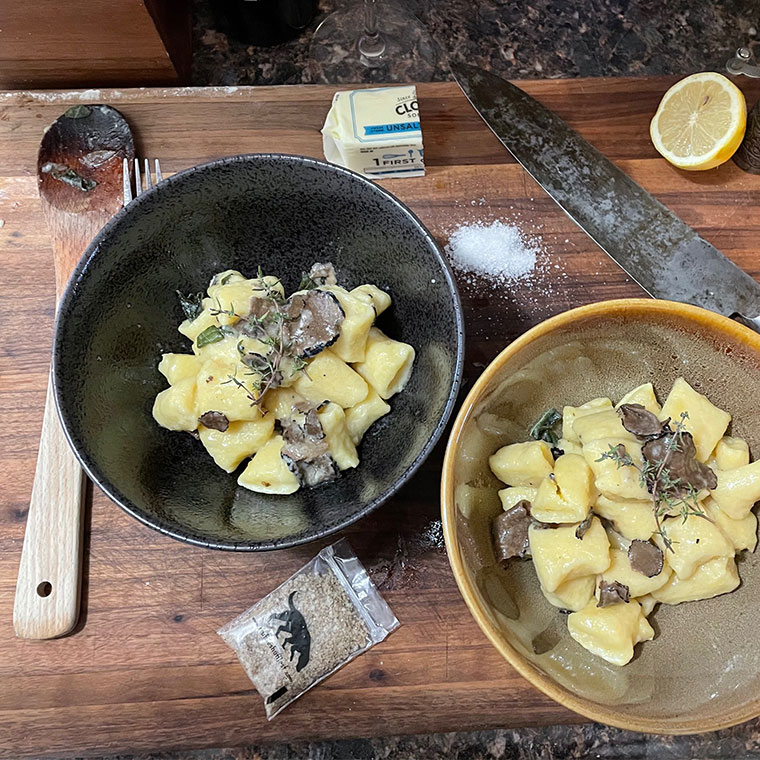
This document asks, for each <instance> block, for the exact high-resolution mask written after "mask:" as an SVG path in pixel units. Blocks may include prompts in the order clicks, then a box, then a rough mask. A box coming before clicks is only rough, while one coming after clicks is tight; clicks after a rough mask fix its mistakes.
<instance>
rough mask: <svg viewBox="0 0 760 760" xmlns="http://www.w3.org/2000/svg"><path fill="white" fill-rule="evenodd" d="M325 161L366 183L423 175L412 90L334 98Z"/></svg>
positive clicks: (373, 91) (392, 89) (350, 93)
mask: <svg viewBox="0 0 760 760" xmlns="http://www.w3.org/2000/svg"><path fill="white" fill-rule="evenodd" d="M322 147H323V149H324V153H325V158H326V159H327V160H328V161H330V162H331V163H333V164H339V165H340V166H345V167H346V168H348V169H353V170H354V171H355V172H358V173H359V174H363V175H364V176H365V177H378V178H386V177H421V176H422V175H424V174H425V163H424V160H423V159H424V152H423V147H422V128H421V126H420V109H419V105H418V103H417V89H416V87H415V86H414V85H408V86H403V87H378V88H375V89H371V90H353V91H348V92H336V93H335V96H334V97H333V101H332V106H331V107H330V111H329V112H328V114H327V119H326V120H325V125H324V127H322Z"/></svg>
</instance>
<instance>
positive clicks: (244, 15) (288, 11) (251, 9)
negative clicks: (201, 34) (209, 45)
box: [213, 0, 317, 46]
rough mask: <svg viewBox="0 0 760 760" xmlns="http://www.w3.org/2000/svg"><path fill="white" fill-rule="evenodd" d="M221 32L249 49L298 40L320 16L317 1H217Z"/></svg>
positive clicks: (215, 7)
mask: <svg viewBox="0 0 760 760" xmlns="http://www.w3.org/2000/svg"><path fill="white" fill-rule="evenodd" d="M213 7H214V10H215V12H216V17H217V23H218V25H219V28H220V29H221V30H222V31H223V32H225V33H226V34H228V35H230V36H231V37H235V38H236V39H238V40H240V41H241V42H246V43H248V44H249V45H260V46H266V45H277V44H278V43H280V42H284V41H285V40H289V39H292V38H293V37H296V36H297V35H298V34H299V33H300V32H301V31H302V30H303V29H305V28H306V27H307V26H308V25H309V24H310V23H311V21H312V19H313V18H314V16H315V15H316V14H317V0H214V2H213Z"/></svg>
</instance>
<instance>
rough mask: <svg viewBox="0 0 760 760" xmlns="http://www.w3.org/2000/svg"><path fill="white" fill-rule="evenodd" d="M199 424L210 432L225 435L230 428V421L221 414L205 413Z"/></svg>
mask: <svg viewBox="0 0 760 760" xmlns="http://www.w3.org/2000/svg"><path fill="white" fill-rule="evenodd" d="M198 422H200V423H201V425H203V427H206V428H208V429H209V430H218V431H219V432H220V433H224V432H225V431H226V430H227V428H228V427H229V426H230V421H229V420H228V419H227V417H226V415H224V414H222V413H221V412H205V413H204V414H202V415H201V416H200V417H198Z"/></svg>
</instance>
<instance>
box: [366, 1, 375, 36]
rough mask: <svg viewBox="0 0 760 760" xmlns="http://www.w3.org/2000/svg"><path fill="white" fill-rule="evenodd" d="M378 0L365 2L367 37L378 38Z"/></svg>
mask: <svg viewBox="0 0 760 760" xmlns="http://www.w3.org/2000/svg"><path fill="white" fill-rule="evenodd" d="M375 2H376V0H364V34H365V35H366V36H367V37H376V36H377V7H376V5H375Z"/></svg>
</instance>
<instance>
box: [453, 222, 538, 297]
mask: <svg viewBox="0 0 760 760" xmlns="http://www.w3.org/2000/svg"><path fill="white" fill-rule="evenodd" d="M446 251H447V253H448V254H449V256H451V258H452V260H453V264H454V267H455V268H456V269H458V270H460V271H464V272H475V273H476V274H481V275H488V276H490V277H492V278H494V279H498V280H503V281H505V282H506V281H515V280H519V279H521V278H523V277H525V276H526V275H528V274H530V272H532V271H533V268H534V267H535V266H536V257H537V253H538V252H537V249H536V247H535V245H533V244H532V243H531V242H530V241H528V240H526V239H525V238H524V237H523V235H522V234H521V232H520V230H519V229H518V228H517V227H515V226H514V225H511V224H507V223H505V222H503V221H501V220H498V219H497V220H495V221H493V222H491V223H490V224H484V223H483V222H475V223H474V224H468V225H462V226H459V227H457V229H456V230H454V232H453V233H452V235H451V237H450V238H449V242H448V245H447V246H446Z"/></svg>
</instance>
